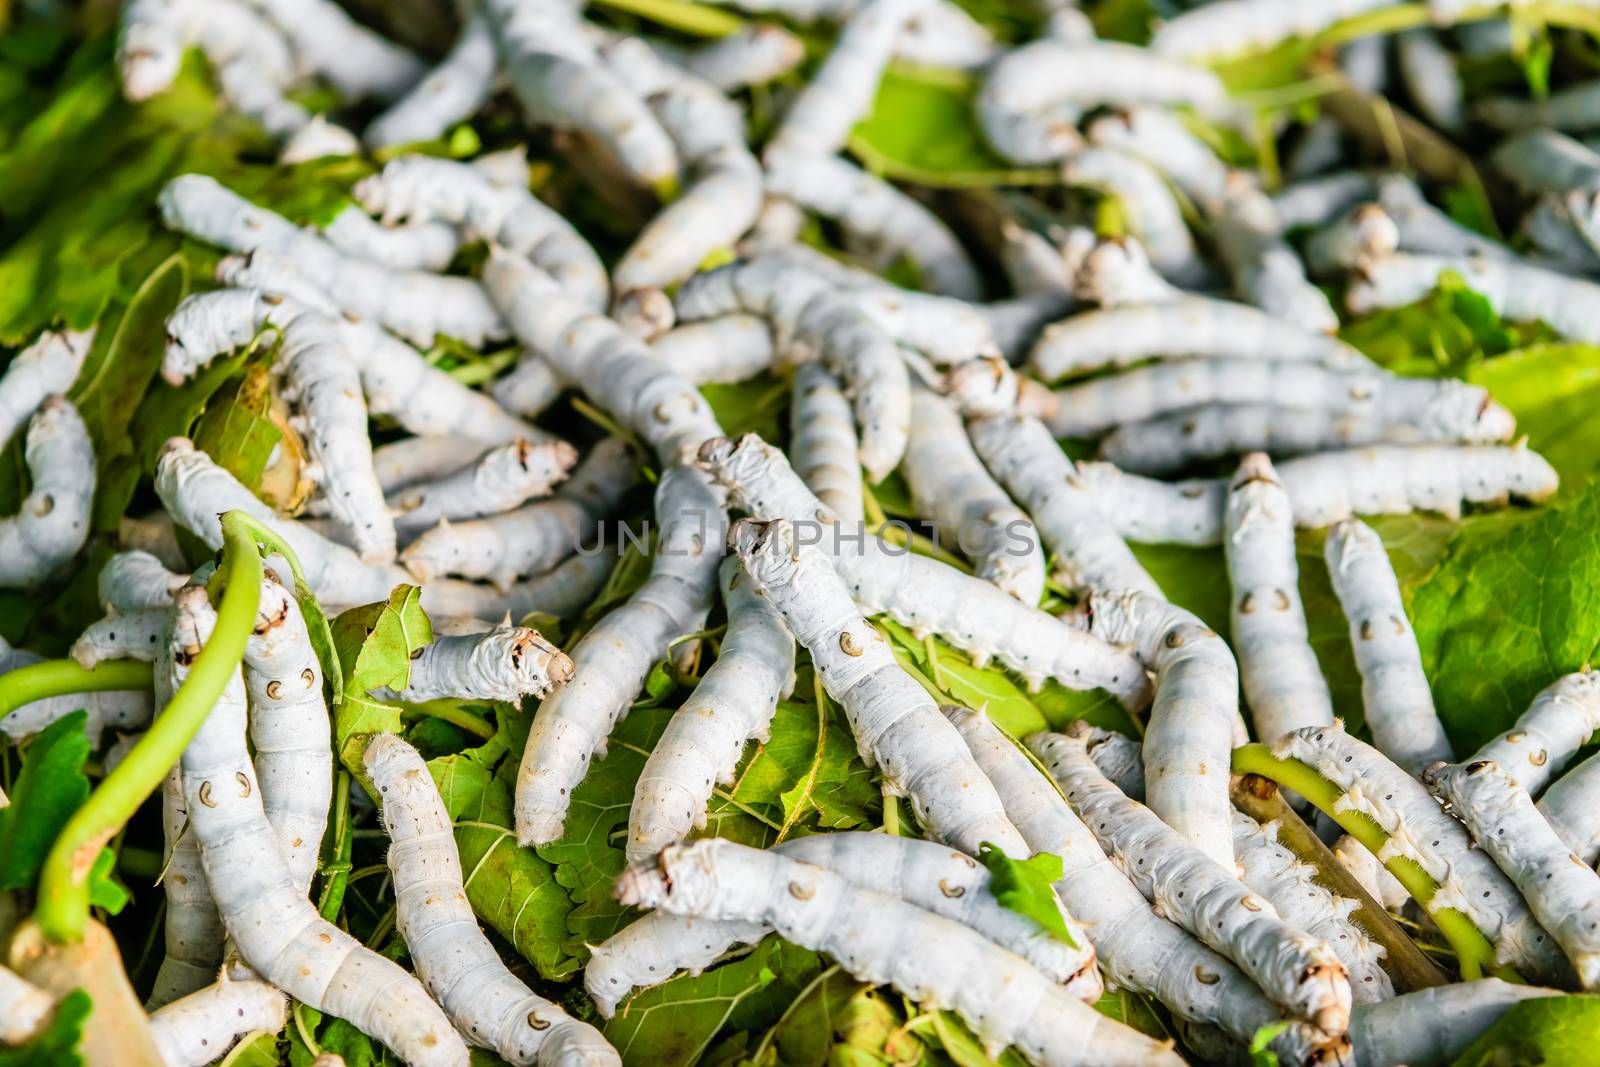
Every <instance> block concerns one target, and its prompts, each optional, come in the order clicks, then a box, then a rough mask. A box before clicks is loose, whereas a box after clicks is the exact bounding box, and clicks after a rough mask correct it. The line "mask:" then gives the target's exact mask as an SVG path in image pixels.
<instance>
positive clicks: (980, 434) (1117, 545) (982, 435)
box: [907, 413, 1161, 604]
mask: <svg viewBox="0 0 1600 1067" xmlns="http://www.w3.org/2000/svg"><path fill="white" fill-rule="evenodd" d="M924 418H926V416H924ZM948 421H949V422H951V423H954V424H955V432H956V433H959V432H960V424H959V421H958V420H956V419H955V418H954V417H953V413H952V417H949V418H948ZM967 431H968V433H969V434H970V435H971V446H970V448H973V449H976V450H977V454H978V455H979V456H982V457H983V466H985V467H987V468H988V469H989V471H990V472H992V473H993V474H994V476H995V478H997V479H998V480H999V481H1000V483H1001V484H1002V485H1004V486H1005V487H1006V489H1007V490H1008V491H1009V492H1010V493H1011V495H1012V496H1013V497H1014V498H1016V500H1017V501H1018V502H1019V503H1021V505H1022V507H1023V509H1024V511H1025V512H1026V515H1024V514H1023V513H1022V512H1009V511H1008V509H1007V508H1006V507H1005V497H1004V496H1003V495H1001V494H999V493H998V491H997V489H996V487H994V486H992V484H991V485H990V486H989V487H987V489H988V495H987V496H986V497H975V498H974V499H975V500H976V501H977V504H978V507H979V513H980V516H994V515H997V516H999V517H1000V518H1003V519H1004V525H1003V526H1001V525H1000V524H999V522H998V521H996V520H991V521H993V522H994V526H993V528H991V529H988V530H985V536H986V537H988V538H989V539H991V541H992V542H993V546H994V547H993V548H992V549H991V551H992V552H993V553H996V554H998V555H999V556H1000V559H999V560H998V561H996V564H997V565H1007V566H1010V567H1016V566H1018V565H1019V561H1018V557H1019V556H1020V557H1021V562H1022V563H1027V564H1031V565H1032V566H1035V567H1037V570H1031V571H1024V572H1023V573H1027V574H1032V575H1036V576H1037V579H1038V582H1039V584H1038V586H1037V592H1035V593H1034V596H1033V598H1032V599H1029V598H1027V597H1025V596H1023V595H1022V593H1021V592H1019V591H1014V590H1012V589H1006V591H1007V592H1009V593H1011V594H1012V595H1013V596H1016V597H1017V598H1018V599H1019V600H1022V601H1023V602H1024V603H1028V604H1036V603H1038V595H1039V593H1040V592H1042V591H1043V577H1044V559H1043V555H1042V553H1041V551H1040V547H1039V543H1038V536H1039V535H1041V534H1042V535H1043V537H1044V541H1045V544H1046V545H1048V546H1049V549H1050V552H1051V554H1052V555H1053V556H1054V557H1055V558H1056V561H1057V563H1058V566H1059V568H1060V571H1059V574H1058V577H1059V578H1060V579H1061V580H1062V581H1063V582H1064V583H1065V584H1066V585H1068V586H1070V587H1071V588H1073V589H1078V590H1092V589H1137V590H1139V591H1141V592H1145V593H1149V594H1150V595H1152V596H1156V597H1159V596H1160V595H1161V587H1160V586H1158V585H1156V583H1155V579H1153V578H1151V577H1150V575H1149V574H1147V573H1146V572H1145V569H1144V568H1143V567H1142V566H1140V565H1139V561H1138V560H1136V559H1135V558H1134V556H1133V553H1132V552H1131V551H1129V549H1128V546H1127V544H1125V543H1124V542H1123V540H1122V537H1121V535H1120V534H1118V533H1117V531H1116V529H1115V528H1114V527H1113V526H1112V525H1111V524H1110V523H1108V522H1107V521H1106V520H1105V518H1104V517H1102V515H1101V514H1100V512H1099V510H1098V509H1097V508H1096V507H1095V506H1094V501H1093V500H1092V499H1090V498H1089V497H1088V495H1087V494H1086V493H1085V492H1084V491H1083V490H1081V489H1078V488H1077V487H1075V486H1074V485H1073V484H1072V482H1071V474H1072V469H1073V468H1072V461H1071V460H1070V459H1068V458H1067V457H1066V454H1065V453H1063V452H1062V451H1061V449H1060V447H1059V446H1057V444H1056V443H1055V441H1054V440H1052V439H1051V437H1050V431H1048V430H1046V429H1045V427H1044V424H1043V423H1041V422H1040V421H1039V420H1038V419H1034V418H1029V417H1028V416H1025V415H994V416H990V417H987V418H982V419H974V420H972V422H971V423H970V424H969V425H968V427H967ZM919 432H920V431H919ZM914 436H915V435H914ZM961 444H965V442H961ZM952 447H953V446H952ZM970 455H971V453H970V449H969V450H968V457H969V462H970ZM940 462H941V464H942V466H943V469H944V470H945V471H946V473H947V474H949V473H950V472H952V471H953V470H959V468H953V467H952V465H951V461H950V460H949V459H941V460H940ZM979 473H981V471H980V472H979ZM907 477H908V480H911V481H912V498H913V499H914V500H917V501H918V512H919V513H921V514H928V513H929V512H928V508H927V505H931V504H932V501H931V500H930V501H928V502H927V505H925V504H924V503H923V502H922V501H921V499H920V497H919V496H918V493H917V489H916V482H915V480H914V479H911V477H910V468H909V467H908V470H907ZM941 495H942V496H943V497H944V498H945V505H944V506H946V507H951V506H954V505H958V504H960V503H961V502H960V501H959V500H958V499H952V497H951V495H950V487H948V486H947V487H944V489H943V491H942V493H941ZM933 514H935V515H936V516H937V514H938V513H937V512H934V513H933ZM1028 515H1031V516H1032V517H1033V522H1032V524H1028V523H1027V516H1028ZM950 520H955V521H954V523H953V527H954V528H955V529H956V530H957V531H958V532H964V531H965V530H966V529H967V528H968V527H969V526H971V525H972V524H973V521H974V519H973V516H971V515H969V514H967V513H966V511H965V509H963V510H962V511H959V512H956V513H954V514H951V515H950V516H949V517H948V518H947V519H945V520H944V525H946V526H947V527H950V526H952V522H951V521H950ZM1019 523H1021V524H1023V525H1019ZM1034 527H1037V533H1036V532H1035V529H1034ZM1024 550H1027V555H1023V552H1024ZM979 576H980V577H988V578H989V580H990V581H995V579H994V578H993V577H990V576H989V575H985V574H983V573H982V572H981V571H980V572H979ZM996 584H999V583H998V582H996ZM1001 588H1006V587H1005V586H1001Z"/></svg>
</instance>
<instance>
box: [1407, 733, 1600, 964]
mask: <svg viewBox="0 0 1600 1067" xmlns="http://www.w3.org/2000/svg"><path fill="white" fill-rule="evenodd" d="M1423 781H1424V782H1425V783H1426V784H1427V786H1428V788H1429V789H1431V790H1432V791H1433V792H1434V793H1435V794H1436V795H1437V796H1439V798H1440V799H1442V800H1444V801H1445V802H1446V803H1447V804H1449V805H1450V808H1451V810H1452V811H1454V812H1455V814H1456V817H1457V818H1459V819H1460V820H1461V821H1462V822H1463V823H1465V824H1466V827H1467V830H1468V832H1469V833H1471V835H1472V839H1473V840H1474V841H1475V842H1477V845H1478V847H1479V848H1481V849H1483V851H1484V852H1486V853H1488V854H1489V856H1490V857H1492V858H1493V859H1494V862H1495V864H1496V865H1497V866H1499V868H1500V869H1501V870H1502V871H1504V872H1505V874H1506V876H1507V877H1508V878H1510V879H1511V881H1512V882H1513V883H1515V885H1516V887H1517V889H1519V890H1520V891H1521V892H1522V896H1523V898H1524V899H1525V900H1526V901H1527V902H1528V908H1529V909H1530V910H1531V911H1532V912H1533V915H1534V917H1535V918H1536V919H1538V920H1539V923H1540V925H1542V926H1543V927H1544V928H1545V929H1546V930H1548V931H1549V932H1550V936H1551V937H1553V938H1554V939H1555V941H1556V943H1557V944H1559V945H1560V946H1561V948H1562V950H1563V951H1564V952H1565V953H1566V954H1567V958H1568V959H1569V960H1571V961H1572V965H1573V967H1574V968H1575V969H1576V970H1577V972H1578V982H1579V984H1580V985H1581V986H1582V987H1583V988H1584V989H1585V990H1593V989H1595V988H1596V987H1600V874H1596V873H1595V871H1594V868H1592V867H1590V866H1589V865H1588V864H1587V863H1585V862H1583V860H1581V859H1579V858H1578V857H1577V856H1574V855H1573V854H1572V852H1571V850H1570V849H1568V848H1567V846H1566V843H1565V842H1564V841H1562V840H1561V837H1560V835H1559V834H1557V833H1556V831H1555V830H1554V828H1552V827H1551V825H1550V824H1549V823H1548V822H1546V821H1545V818H1544V816H1542V815H1540V814H1539V810H1538V809H1537V808H1536V807H1534V804H1533V797H1532V796H1531V795H1530V794H1529V793H1528V791H1527V790H1526V789H1524V788H1523V787H1522V786H1520V785H1518V784H1517V782H1516V780H1515V779H1514V778H1512V777H1511V776H1510V775H1508V774H1507V773H1506V772H1505V771H1503V770H1501V769H1500V765H1499V764H1498V763H1496V762H1495V761H1494V760H1485V759H1473V760H1471V761H1469V762H1466V763H1457V764H1437V765H1435V766H1432V767H1430V768H1428V770H1427V773H1426V774H1425V775H1424V776H1423Z"/></svg>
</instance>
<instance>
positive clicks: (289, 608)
mask: <svg viewBox="0 0 1600 1067" xmlns="http://www.w3.org/2000/svg"><path fill="white" fill-rule="evenodd" d="M244 684H245V690H246V692H247V693H248V694H249V697H250V707H251V708H252V709H253V711H254V714H252V715H251V716H250V745H251V748H252V749H254V751H255V770H256V779H257V782H258V784H259V785H260V787H261V807H262V811H263V812H264V813H265V815H266V817H267V822H268V823H269V824H270V825H271V826H272V832H273V834H274V835H275V836H276V837H277V839H278V852H279V854H280V855H281V856H282V857H283V862H284V865H285V866H286V867H287V868H288V871H289V876H290V878H291V879H293V881H294V887H295V891H296V892H297V893H299V894H300V895H301V896H305V895H306V892H307V891H308V890H309V889H310V886H311V879H312V877H313V876H314V875H315V874H316V873H317V853H318V852H319V851H320V849H321V848H322V833H323V830H324V829H325V828H326V826H327V822H328V805H329V804H330V803H331V802H332V799H333V751H332V748H331V743H330V738H329V734H330V727H329V722H328V706H327V703H326V702H325V701H324V699H323V695H322V663H321V661H320V660H318V659H317V654H316V651H315V650H314V649H313V648H312V647H311V636H310V633H309V631H308V630H307V628H306V620H305V617H304V616H303V615H301V613H300V605H299V603H298V602H297V601H296V600H295V598H294V594H293V592H292V591H291V590H289V589H288V588H287V587H285V586H284V584H283V583H282V582H280V581H278V580H277V578H276V577H274V576H273V575H272V574H270V573H269V574H268V575H267V576H266V577H265V578H264V579H263V580H262V582H261V598H260V601H259V606H258V607H257V609H256V622H255V626H254V628H252V629H251V631H250V638H249V640H248V641H246V642H245V649H244Z"/></svg>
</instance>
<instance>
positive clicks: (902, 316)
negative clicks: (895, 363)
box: [844, 284, 1000, 366]
mask: <svg viewBox="0 0 1600 1067" xmlns="http://www.w3.org/2000/svg"><path fill="white" fill-rule="evenodd" d="M844 295H845V297H846V299H848V300H850V301H851V302H852V303H854V304H855V305H856V306H857V307H859V308H860V309H861V310H862V311H865V312H866V313H867V314H868V315H870V316H872V318H873V320H874V321H876V322H877V323H878V325H879V326H882V327H883V328H884V329H885V330H887V331H889V334H890V336H892V337H893V338H894V339H895V340H896V341H898V342H900V344H902V345H904V346H905V347H907V348H912V349H915V350H917V351H918V352H920V353H922V354H923V355H924V356H927V357H928V359H929V360H931V361H932V362H933V363H935V364H937V365H939V366H945V365H948V364H952V363H960V362H962V361H963V360H968V359H972V358H973V357H974V356H995V355H999V354H1000V351H999V349H998V348H997V347H996V346H995V343H994V339H993V338H992V337H991V336H990V333H989V323H988V320H987V318H986V317H985V315H984V312H983V310H982V309H983V306H984V305H981V304H976V305H975V304H970V303H968V302H967V301H965V300H957V299H955V298H953V297H948V296H935V295H933V294H930V293H918V292H912V291H910V290H907V289H901V288H899V287H898V286H893V285H876V284H875V285H871V286H862V287H860V288H853V289H851V290H849V291H848V292H846V293H845V294H844Z"/></svg>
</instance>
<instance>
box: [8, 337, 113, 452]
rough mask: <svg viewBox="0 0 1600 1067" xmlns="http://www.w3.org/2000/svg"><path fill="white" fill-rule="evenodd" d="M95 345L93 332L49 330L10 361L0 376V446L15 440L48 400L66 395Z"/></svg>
mask: <svg viewBox="0 0 1600 1067" xmlns="http://www.w3.org/2000/svg"><path fill="white" fill-rule="evenodd" d="M93 345H94V331H93V330H88V331H86V332H82V333H80V332H76V331H72V330H65V331H59V332H58V331H54V330H47V331H45V332H44V333H42V334H40V335H39V336H38V338H36V339H35V340H34V342H33V343H32V344H30V345H29V346H28V347H27V348H24V349H23V350H22V351H20V352H18V353H17V354H16V355H14V356H12V357H11V360H10V362H9V363H7V364H6V369H5V374H4V375H0V442H5V441H10V440H11V439H12V438H13V437H15V436H16V435H17V431H18V430H20V429H22V427H23V425H24V424H25V423H27V421H28V420H29V419H30V418H32V417H33V415H34V413H35V412H36V411H38V410H39V405H41V404H43V403H44V402H45V400H46V399H48V398H49V397H51V396H53V395H59V396H65V395H66V393H67V390H69V389H71V388H72V383H73V382H75V381H77V380H78V372H79V371H81V370H82V369H83V361H84V360H85V359H86V358H88V355H89V349H90V348H91V347H92V346H93Z"/></svg>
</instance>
